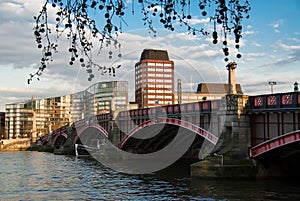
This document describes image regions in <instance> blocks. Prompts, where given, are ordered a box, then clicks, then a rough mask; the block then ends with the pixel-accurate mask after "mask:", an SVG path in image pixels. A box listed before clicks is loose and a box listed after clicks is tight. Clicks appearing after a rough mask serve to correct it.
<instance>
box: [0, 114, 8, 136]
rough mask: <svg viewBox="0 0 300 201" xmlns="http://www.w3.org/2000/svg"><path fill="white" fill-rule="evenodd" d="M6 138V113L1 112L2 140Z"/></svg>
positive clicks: (0, 132) (0, 134)
mask: <svg viewBox="0 0 300 201" xmlns="http://www.w3.org/2000/svg"><path fill="white" fill-rule="evenodd" d="M6 138H7V137H6V136H5V112H0V140H1V139H6Z"/></svg>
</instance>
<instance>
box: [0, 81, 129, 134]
mask: <svg viewBox="0 0 300 201" xmlns="http://www.w3.org/2000/svg"><path fill="white" fill-rule="evenodd" d="M127 107H128V83H127V82H126V81H111V82H99V83H96V84H93V85H92V86H90V87H89V88H87V89H86V90H84V91H81V92H78V93H74V94H69V95H65V96H59V97H51V98H43V99H36V100H35V99H34V98H32V99H31V100H28V101H24V102H19V103H12V104H6V105H5V110H6V112H5V113H6V116H5V133H6V138H8V139H11V138H22V137H39V136H41V135H43V134H46V133H49V132H51V131H53V130H55V129H58V128H60V127H62V126H64V125H68V124H71V123H73V122H75V121H77V120H80V119H83V118H87V117H90V116H94V115H96V114H102V113H110V112H112V111H115V110H126V109H127Z"/></svg>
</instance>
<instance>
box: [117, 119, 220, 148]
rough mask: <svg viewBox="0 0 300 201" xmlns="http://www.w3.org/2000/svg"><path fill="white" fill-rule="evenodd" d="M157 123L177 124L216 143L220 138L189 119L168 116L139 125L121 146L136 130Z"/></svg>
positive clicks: (124, 141) (121, 145)
mask: <svg viewBox="0 0 300 201" xmlns="http://www.w3.org/2000/svg"><path fill="white" fill-rule="evenodd" d="M155 124H171V125H176V126H180V127H183V128H186V129H188V130H190V131H192V132H194V133H196V134H198V135H200V136H202V137H204V138H205V139H206V140H208V141H210V142H211V143H212V144H214V145H216V144H217V142H218V139H219V138H218V137H216V136H215V135H213V134H212V133H210V132H208V131H207V130H204V129H203V128H201V127H198V126H196V125H194V124H191V123H189V122H187V121H182V120H180V119H169V118H168V119H157V120H150V121H146V122H144V123H142V124H140V125H139V126H138V127H135V128H134V129H132V130H131V131H130V132H129V133H128V134H127V135H126V136H125V137H124V138H123V139H122V141H121V142H120V144H119V148H122V147H123V145H124V144H125V143H126V142H127V140H129V139H130V138H131V137H132V136H133V135H134V134H135V133H136V132H138V131H139V130H141V129H143V128H145V127H147V126H151V125H155Z"/></svg>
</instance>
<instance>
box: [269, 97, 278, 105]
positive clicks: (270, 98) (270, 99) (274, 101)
mask: <svg viewBox="0 0 300 201" xmlns="http://www.w3.org/2000/svg"><path fill="white" fill-rule="evenodd" d="M268 105H277V98H276V96H268Z"/></svg>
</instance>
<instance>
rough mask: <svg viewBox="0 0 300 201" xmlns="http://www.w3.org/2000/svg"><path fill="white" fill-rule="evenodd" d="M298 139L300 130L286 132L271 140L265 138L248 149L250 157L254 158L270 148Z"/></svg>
mask: <svg viewBox="0 0 300 201" xmlns="http://www.w3.org/2000/svg"><path fill="white" fill-rule="evenodd" d="M298 141H300V130H297V131H293V132H290V133H286V134H284V135H281V136H278V137H276V138H273V139H271V140H267V141H265V142H263V143H261V144H258V145H256V146H254V147H252V148H251V149H250V153H249V154H250V157H251V158H255V157H258V156H260V155H262V154H264V153H267V152H269V151H271V150H274V149H277V148H279V147H283V146H285V145H288V144H291V143H294V142H298Z"/></svg>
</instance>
